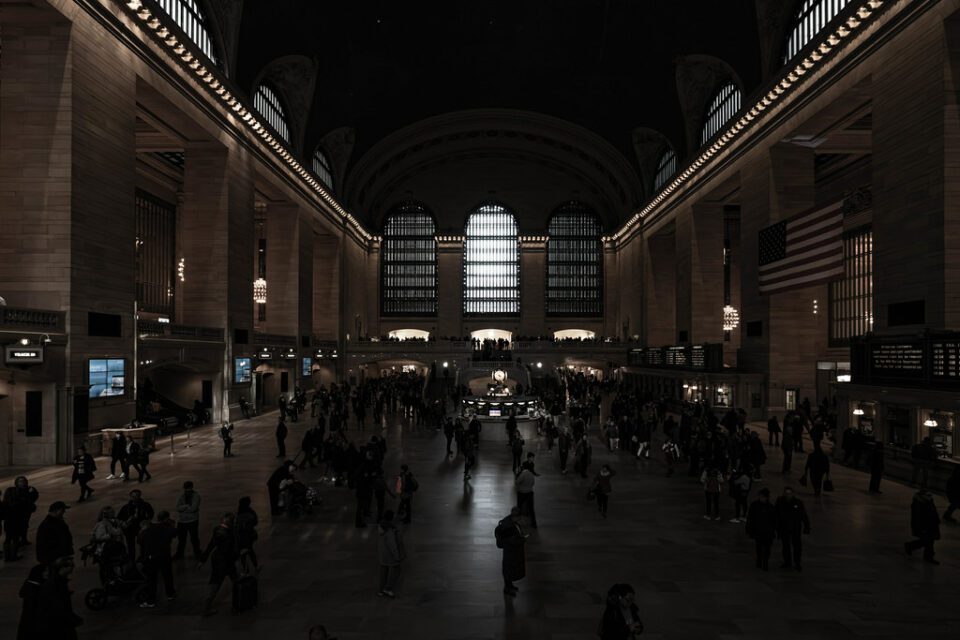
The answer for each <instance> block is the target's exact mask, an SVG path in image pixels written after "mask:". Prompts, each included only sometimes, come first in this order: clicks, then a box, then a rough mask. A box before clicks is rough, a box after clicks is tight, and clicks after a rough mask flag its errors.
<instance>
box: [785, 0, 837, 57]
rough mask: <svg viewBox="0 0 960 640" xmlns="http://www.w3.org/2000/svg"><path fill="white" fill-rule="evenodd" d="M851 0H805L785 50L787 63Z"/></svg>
mask: <svg viewBox="0 0 960 640" xmlns="http://www.w3.org/2000/svg"><path fill="white" fill-rule="evenodd" d="M848 4H850V0H804V2H803V4H802V5H800V10H799V11H797V15H796V16H795V17H794V20H793V30H792V31H791V32H790V37H789V38H787V43H786V47H785V48H784V52H783V63H784V64H786V63H788V62H790V60H792V59H793V57H794V56H795V55H797V54H798V53H800V50H801V49H803V48H804V47H805V46H807V44H808V43H809V42H810V41H811V40H813V39H814V38H815V37H816V36H817V34H818V33H820V32H821V31H823V28H824V27H826V26H827V25H828V24H830V22H831V21H832V20H833V19H834V18H836V17H837V16H838V15H839V14H840V12H841V11H843V8H844V7H846V6H847V5H848Z"/></svg>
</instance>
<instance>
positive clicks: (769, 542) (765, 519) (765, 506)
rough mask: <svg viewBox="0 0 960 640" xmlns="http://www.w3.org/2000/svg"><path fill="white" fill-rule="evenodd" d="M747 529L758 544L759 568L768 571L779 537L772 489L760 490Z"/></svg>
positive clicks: (748, 517) (749, 516) (748, 518)
mask: <svg viewBox="0 0 960 640" xmlns="http://www.w3.org/2000/svg"><path fill="white" fill-rule="evenodd" d="M746 529H747V535H748V536H750V537H751V538H753V541H754V543H755V544H756V549H757V568H758V569H763V570H764V571H767V570H768V569H769V566H770V550H771V548H772V547H773V539H774V538H775V537H776V535H777V510H776V508H775V507H774V506H773V504H771V502H770V489H767V488H766V487H764V488H763V489H760V495H759V497H758V498H757V499H756V500H755V501H754V502H753V504H751V505H750V510H749V511H748V512H747V527H746Z"/></svg>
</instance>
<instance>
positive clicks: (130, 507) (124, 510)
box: [117, 489, 153, 560]
mask: <svg viewBox="0 0 960 640" xmlns="http://www.w3.org/2000/svg"><path fill="white" fill-rule="evenodd" d="M117 519H118V520H119V521H120V528H121V529H122V530H123V537H124V539H126V542H127V554H128V555H129V556H130V560H134V559H136V557H137V538H138V537H139V536H140V528H141V525H142V524H143V523H145V522H150V521H151V520H153V507H152V506H151V505H150V503H149V502H147V501H146V500H144V499H143V496H142V494H141V493H140V490H139V489H134V490H133V491H131V492H130V500H129V501H128V502H127V504H125V505H123V506H122V507H120V513H119V514H117ZM141 551H142V549H141Z"/></svg>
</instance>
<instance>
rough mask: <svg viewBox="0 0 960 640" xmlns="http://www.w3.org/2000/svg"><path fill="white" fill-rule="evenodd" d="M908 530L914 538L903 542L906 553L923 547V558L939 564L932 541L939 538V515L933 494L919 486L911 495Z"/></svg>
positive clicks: (925, 560)
mask: <svg viewBox="0 0 960 640" xmlns="http://www.w3.org/2000/svg"><path fill="white" fill-rule="evenodd" d="M910 530H911V532H912V533H913V535H914V537H915V538H916V540H911V541H909V542H904V543H903V549H904V551H906V552H907V555H911V554H912V553H913V552H914V551H916V550H917V549H919V548H921V547H923V560H924V562H929V563H930V564H940V562H939V561H937V560H936V559H935V558H934V555H935V554H934V551H933V543H934V542H935V541H936V540H939V539H940V516H939V515H938V514H937V507H936V505H935V504H934V502H933V494H932V493H930V491H928V490H927V489H926V487H921V489H920V490H919V491H917V493H916V494H914V496H913V503H912V504H911V505H910Z"/></svg>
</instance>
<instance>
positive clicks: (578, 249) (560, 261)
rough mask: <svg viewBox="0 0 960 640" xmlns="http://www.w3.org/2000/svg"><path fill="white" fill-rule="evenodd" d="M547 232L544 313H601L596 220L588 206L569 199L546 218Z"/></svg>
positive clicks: (598, 243)
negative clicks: (547, 219)
mask: <svg viewBox="0 0 960 640" xmlns="http://www.w3.org/2000/svg"><path fill="white" fill-rule="evenodd" d="M547 233H548V234H549V236H550V239H549V240H548V241H547V315H550V316H599V315H601V314H602V313H603V248H602V246H601V240H600V234H601V228H600V220H599V219H597V216H596V214H594V213H593V211H591V210H590V209H589V208H588V207H586V206H584V205H582V204H580V203H579V202H569V203H567V204H565V205H563V206H561V207H560V208H559V209H558V210H557V212H556V213H554V214H553V216H552V217H551V218H550V224H549V225H548V227H547Z"/></svg>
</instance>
